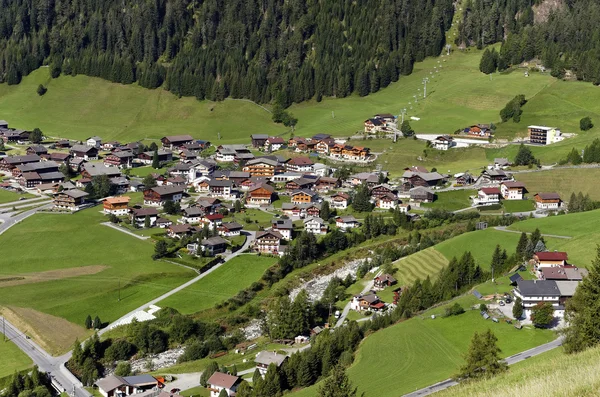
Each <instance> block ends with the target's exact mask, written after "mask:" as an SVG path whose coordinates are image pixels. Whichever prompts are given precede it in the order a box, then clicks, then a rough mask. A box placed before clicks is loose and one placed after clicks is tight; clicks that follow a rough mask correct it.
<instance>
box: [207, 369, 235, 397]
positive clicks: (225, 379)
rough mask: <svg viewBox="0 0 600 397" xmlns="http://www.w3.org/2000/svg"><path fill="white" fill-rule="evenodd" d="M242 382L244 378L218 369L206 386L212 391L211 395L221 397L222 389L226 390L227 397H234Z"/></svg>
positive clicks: (211, 396)
mask: <svg viewBox="0 0 600 397" xmlns="http://www.w3.org/2000/svg"><path fill="white" fill-rule="evenodd" d="M241 382H242V378H239V377H237V376H234V375H229V374H224V373H222V372H218V371H217V372H215V373H214V374H212V375H211V377H210V378H208V381H207V382H206V388H207V389H208V390H209V391H210V397H220V396H221V392H222V390H225V393H226V394H227V397H233V396H235V395H236V391H237V388H238V386H239V385H240V383H241Z"/></svg>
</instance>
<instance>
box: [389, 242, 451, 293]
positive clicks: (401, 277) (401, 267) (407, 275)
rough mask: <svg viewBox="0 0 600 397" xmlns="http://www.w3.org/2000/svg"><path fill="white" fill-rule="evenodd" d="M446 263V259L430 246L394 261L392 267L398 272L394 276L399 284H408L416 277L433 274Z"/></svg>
mask: <svg viewBox="0 0 600 397" xmlns="http://www.w3.org/2000/svg"><path fill="white" fill-rule="evenodd" d="M447 264H448V259H446V257H444V256H443V255H442V254H441V253H440V252H439V251H437V250H436V249H435V248H433V247H431V248H427V249H426V250H423V251H419V252H417V253H416V254H412V255H409V256H407V257H406V258H402V259H400V260H398V261H396V263H395V264H394V267H395V268H397V269H398V272H397V273H396V275H395V277H396V278H397V279H398V284H399V285H410V284H412V283H413V282H414V281H415V280H416V279H417V278H420V279H421V280H424V279H426V278H427V276H431V277H433V276H435V275H436V274H438V273H439V271H440V270H441V269H442V268H443V267H445V266H446V265H447Z"/></svg>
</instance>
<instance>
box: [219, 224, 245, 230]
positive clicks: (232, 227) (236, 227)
mask: <svg viewBox="0 0 600 397" xmlns="http://www.w3.org/2000/svg"><path fill="white" fill-rule="evenodd" d="M221 226H222V227H223V228H225V229H229V230H242V228H243V226H242V225H240V224H239V223H237V222H226V223H223V224H222V225H221Z"/></svg>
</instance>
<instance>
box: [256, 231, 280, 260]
mask: <svg viewBox="0 0 600 397" xmlns="http://www.w3.org/2000/svg"><path fill="white" fill-rule="evenodd" d="M282 239H283V236H282V235H281V234H280V233H279V232H276V231H273V230H265V231H264V232H258V233H256V239H255V240H254V249H255V250H256V251H257V252H260V253H261V254H270V255H279V250H280V245H281V240H282Z"/></svg>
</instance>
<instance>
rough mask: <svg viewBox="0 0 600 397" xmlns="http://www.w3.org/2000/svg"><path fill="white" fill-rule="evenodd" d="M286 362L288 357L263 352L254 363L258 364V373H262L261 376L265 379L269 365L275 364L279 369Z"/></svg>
mask: <svg viewBox="0 0 600 397" xmlns="http://www.w3.org/2000/svg"><path fill="white" fill-rule="evenodd" d="M286 360H287V356H284V355H283V354H277V353H275V352H270V351H261V352H260V353H258V354H257V355H256V358H255V359H254V362H255V363H256V368H257V369H258V372H260V374H261V376H262V377H263V378H264V377H265V375H266V373H267V369H268V368H269V365H271V364H274V365H275V366H276V367H277V368H279V367H281V366H282V365H283V363H284V362H285V361H286Z"/></svg>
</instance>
